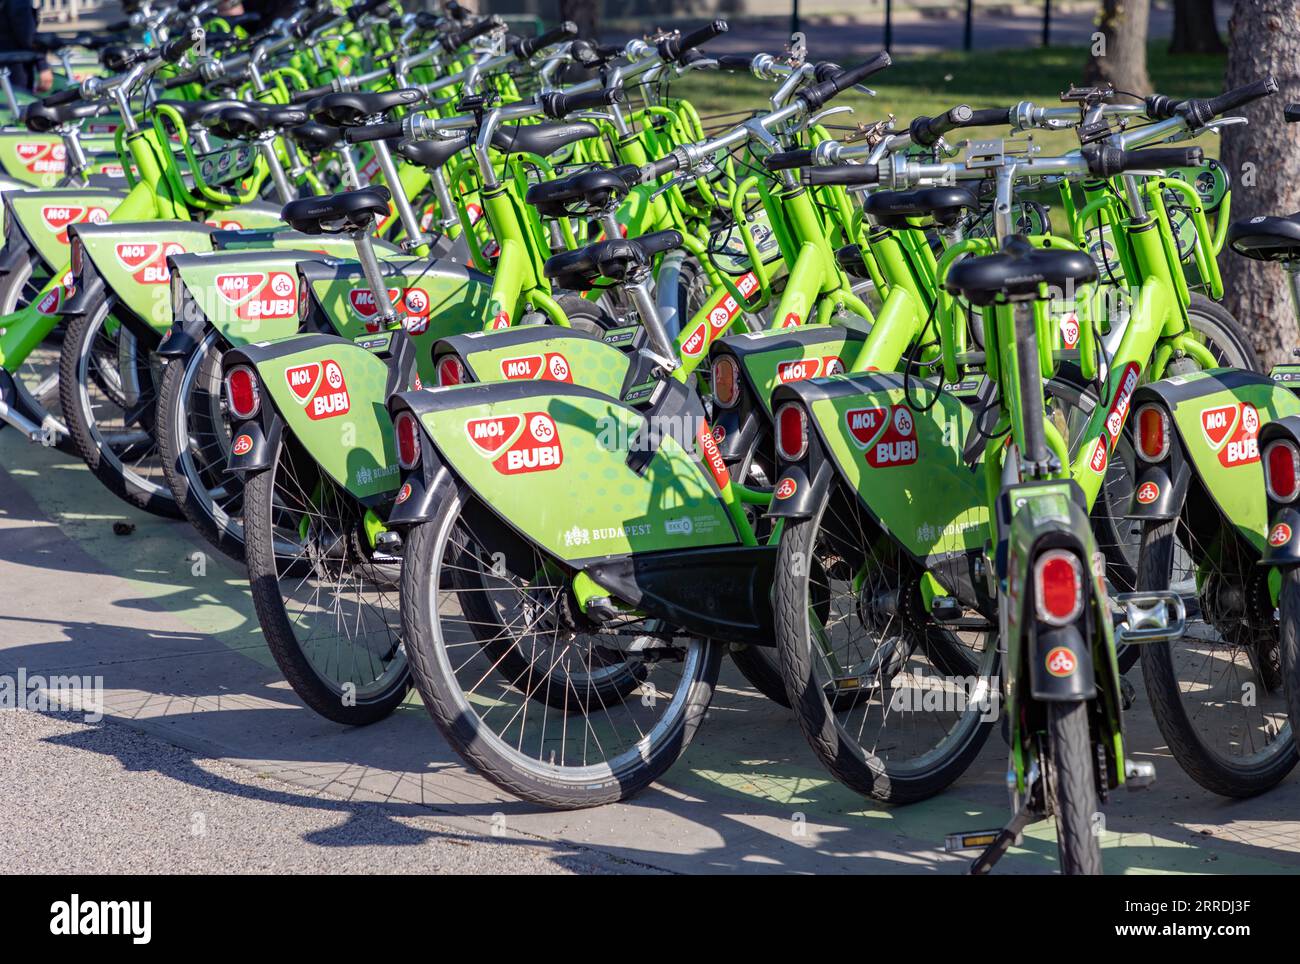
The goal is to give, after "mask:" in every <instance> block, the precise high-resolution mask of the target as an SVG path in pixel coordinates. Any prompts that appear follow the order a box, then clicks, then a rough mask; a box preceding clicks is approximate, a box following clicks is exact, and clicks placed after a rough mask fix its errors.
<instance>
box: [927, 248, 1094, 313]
mask: <svg viewBox="0 0 1300 964" xmlns="http://www.w3.org/2000/svg"><path fill="white" fill-rule="evenodd" d="M1096 280H1097V264H1096V262H1094V261H1093V260H1092V258H1091V257H1089V256H1088V255H1087V254H1085V253H1084V252H1082V251H1067V250H1065V249H1064V248H1035V247H1034V246H1032V245H1031V244H1030V243H1029V242H1028V241H1027V240H1025V238H1024V237H1023V236H1021V235H1013V236H1011V237H1009V238H1007V239H1006V241H1004V242H1003V244H1002V250H1001V251H999V252H998V253H997V254H990V255H985V256H984V257H981V258H966V259H964V260H962V261H958V262H957V263H956V264H955V265H953V266H952V267H951V268H949V269H948V277H947V278H945V279H944V282H943V286H944V287H945V288H947V289H948V290H949V291H950V292H952V293H953V294H960V295H963V296H964V297H965V298H966V300H967V301H969V302H970V303H971V304H973V305H990V304H993V303H994V302H995V301H1033V300H1035V299H1037V298H1038V297H1039V285H1042V284H1045V285H1047V286H1048V287H1049V288H1056V289H1058V290H1059V291H1066V290H1069V289H1070V288H1071V287H1072V286H1073V285H1080V284H1087V283H1088V282H1091V281H1096Z"/></svg>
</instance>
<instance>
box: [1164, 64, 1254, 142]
mask: <svg viewBox="0 0 1300 964" xmlns="http://www.w3.org/2000/svg"><path fill="white" fill-rule="evenodd" d="M1277 90H1278V87H1277V80H1276V79H1275V78H1274V77H1273V75H1272V74H1270V75H1268V76H1267V77H1264V78H1262V79H1260V80H1256V81H1254V82H1253V83H1249V84H1243V85H1242V86H1241V87H1236V88H1234V89H1233V90H1230V91H1228V92H1227V93H1223V94H1220V95H1219V96H1218V97H1212V98H1208V99H1206V98H1201V97H1196V98H1193V99H1191V100H1184V101H1176V100H1174V99H1173V98H1172V97H1166V96H1165V95H1164V94H1152V95H1151V96H1150V97H1148V98H1147V99H1146V101H1145V103H1146V110H1147V116H1149V117H1151V118H1152V119H1153V120H1165V119H1167V118H1170V117H1174V116H1180V117H1182V118H1183V119H1184V120H1185V121H1187V127H1188V129H1189V130H1193V131H1196V130H1200V129H1201V128H1202V127H1204V126H1205V125H1206V124H1208V123H1209V122H1210V121H1212V120H1214V118H1216V117H1218V116H1219V115H1221V114H1225V113H1227V112H1228V111H1230V110H1236V109H1237V108H1238V107H1243V106H1245V105H1246V104H1249V103H1250V102H1251V101H1253V100H1259V99H1260V98H1261V97H1267V96H1269V95H1270V94H1276V93H1277Z"/></svg>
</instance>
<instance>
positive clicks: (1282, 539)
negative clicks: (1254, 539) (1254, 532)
mask: <svg viewBox="0 0 1300 964" xmlns="http://www.w3.org/2000/svg"><path fill="white" fill-rule="evenodd" d="M1290 541H1291V527H1290V526H1289V525H1287V524H1286V523H1285V522H1279V523H1278V524H1277V525H1275V526H1274V527H1273V528H1272V530H1270V532H1269V534H1268V544H1269V545H1270V546H1284V545H1286V544H1287V543H1288V542H1290Z"/></svg>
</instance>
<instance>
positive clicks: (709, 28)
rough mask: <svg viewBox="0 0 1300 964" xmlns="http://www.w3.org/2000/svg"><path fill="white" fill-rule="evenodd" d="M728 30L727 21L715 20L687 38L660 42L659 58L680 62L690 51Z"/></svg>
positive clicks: (667, 38)
mask: <svg viewBox="0 0 1300 964" xmlns="http://www.w3.org/2000/svg"><path fill="white" fill-rule="evenodd" d="M727 30H728V27H727V21H725V20H714V21H713V22H712V23H707V24H705V25H704V26H703V27H700V29H698V30H693V31H691V32H690V33H688V34H687V35H686V36H685V37H666V38H664V39H663V40H661V41H659V44H658V50H659V56H660V57H662V58H663V59H664V60H674V61H680V60H681V59H682V55H683V54H684V53H686V51H688V50H694V49H695V48H696V47H698V46H700V45H701V44H705V43H708V42H709V41H710V40H712V39H713V38H714V37H718V36H721V35H722V34H724V33H726V32H727Z"/></svg>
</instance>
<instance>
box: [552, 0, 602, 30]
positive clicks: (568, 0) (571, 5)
mask: <svg viewBox="0 0 1300 964" xmlns="http://www.w3.org/2000/svg"><path fill="white" fill-rule="evenodd" d="M560 19H561V20H572V21H573V22H574V23H576V24H577V25H578V36H580V37H582V38H583V39H585V40H595V39H597V37H598V36H599V35H600V0H560Z"/></svg>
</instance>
